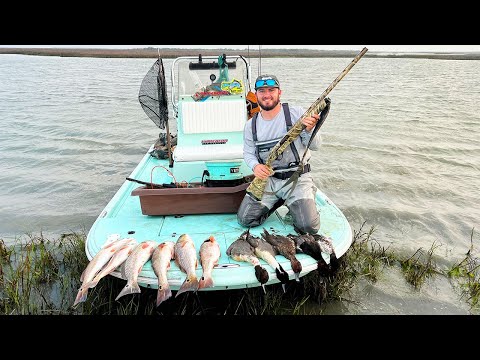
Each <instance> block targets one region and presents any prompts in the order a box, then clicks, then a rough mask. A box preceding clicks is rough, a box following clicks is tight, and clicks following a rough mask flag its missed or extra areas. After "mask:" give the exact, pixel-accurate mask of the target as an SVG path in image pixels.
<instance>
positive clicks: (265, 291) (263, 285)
mask: <svg viewBox="0 0 480 360" xmlns="http://www.w3.org/2000/svg"><path fill="white" fill-rule="evenodd" d="M262 289H263V293H264V294H265V295H267V290H265V284H262Z"/></svg>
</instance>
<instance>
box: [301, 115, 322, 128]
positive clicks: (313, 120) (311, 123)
mask: <svg viewBox="0 0 480 360" xmlns="http://www.w3.org/2000/svg"><path fill="white" fill-rule="evenodd" d="M319 119H320V115H313V116H308V117H306V118H304V119H303V120H302V124H303V125H305V126H306V128H305V131H307V132H310V131H312V130H313V128H314V127H315V125H316V124H317V122H318V120H319Z"/></svg>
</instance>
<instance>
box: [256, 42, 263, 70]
mask: <svg viewBox="0 0 480 360" xmlns="http://www.w3.org/2000/svg"><path fill="white" fill-rule="evenodd" d="M260 75H262V45H258V75H257V76H260Z"/></svg>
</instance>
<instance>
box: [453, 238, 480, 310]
mask: <svg viewBox="0 0 480 360" xmlns="http://www.w3.org/2000/svg"><path fill="white" fill-rule="evenodd" d="M473 234H474V229H472V232H471V235H470V249H469V250H468V251H467V254H466V256H465V258H464V259H463V260H462V261H460V262H459V263H458V264H455V265H454V266H453V267H452V268H451V269H449V270H448V272H447V275H448V276H449V277H450V278H453V279H457V280H458V282H459V284H460V287H461V289H462V297H464V298H465V299H466V301H467V302H468V303H469V304H470V306H471V308H472V309H479V308H480V270H479V268H480V261H479V259H478V258H477V257H475V256H473Z"/></svg>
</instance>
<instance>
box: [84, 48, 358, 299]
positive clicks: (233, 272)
mask: <svg viewBox="0 0 480 360" xmlns="http://www.w3.org/2000/svg"><path fill="white" fill-rule="evenodd" d="M250 78H251V69H250V65H249V61H248V60H247V59H246V58H244V57H243V56H241V55H229V56H226V55H225V54H223V55H220V56H218V57H215V56H204V57H202V56H201V55H199V56H198V57H196V56H192V57H179V58H176V59H174V60H173V62H172V65H171V85H170V87H171V95H170V104H167V96H166V92H167V86H166V83H165V74H164V68H163V61H162V59H161V58H159V59H158V60H157V61H156V62H155V64H154V65H153V66H152V68H151V69H150V70H149V72H148V73H147V75H146V76H145V79H144V80H143V82H142V85H141V89H140V92H139V101H140V103H141V105H142V107H143V109H144V110H145V112H146V113H147V115H148V116H149V117H150V119H152V120H153V121H154V122H155V124H156V125H157V126H158V127H159V128H160V129H161V130H165V131H162V132H161V133H160V136H159V139H157V141H156V142H155V143H154V144H152V146H151V147H150V149H149V150H148V151H147V153H146V154H145V155H144V156H143V158H142V159H141V161H140V162H139V163H138V165H137V166H136V168H135V169H134V170H133V171H132V172H131V174H130V175H129V176H128V177H126V179H125V182H124V183H123V184H122V185H121V186H120V188H119V189H118V191H117V192H116V193H115V195H114V196H113V197H112V199H111V200H110V201H109V202H108V204H107V205H106V206H105V208H104V209H103V211H102V212H101V213H100V215H99V216H98V218H97V219H96V220H95V222H94V224H93V225H92V227H91V229H90V230H89V232H88V235H87V239H86V243H85V252H86V255H87V257H88V259H89V260H91V259H92V258H93V257H94V256H95V255H96V254H97V253H98V252H99V250H100V249H101V247H102V246H103V245H104V244H105V242H106V241H107V238H109V236H111V235H112V234H118V235H119V236H120V237H121V238H125V237H133V238H135V239H136V240H137V241H138V242H142V241H147V240H153V241H155V242H158V243H159V244H160V243H162V242H164V241H173V242H176V240H177V239H178V238H179V236H180V235H182V234H188V235H190V237H191V238H192V239H193V241H194V243H195V247H196V250H197V255H198V250H199V249H200V245H201V244H202V242H204V241H205V240H206V239H208V238H209V237H210V236H214V237H215V239H216V240H217V242H218V243H219V245H220V250H221V256H220V259H219V262H218V264H217V265H216V266H215V267H214V270H213V274H212V275H213V281H214V286H213V287H211V288H206V289H201V290H200V291H212V290H229V289H242V288H254V287H258V286H261V285H262V284H260V282H259V280H258V279H257V278H256V276H255V272H254V267H253V265H252V264H250V263H247V262H238V261H235V260H233V259H232V258H231V257H229V256H228V255H227V253H226V251H227V249H228V247H229V246H230V244H232V243H233V242H234V241H235V240H236V239H237V238H239V236H240V235H241V234H242V233H244V232H245V231H246V230H247V229H246V228H245V227H243V226H241V225H239V224H238V222H237V217H236V212H237V210H238V207H239V205H240V203H241V201H242V199H243V196H244V195H245V193H246V189H247V187H248V185H249V184H250V182H251V181H252V180H253V178H254V175H253V174H252V171H251V170H250V169H249V168H248V167H247V166H246V164H245V162H244V160H243V128H244V125H245V123H246V121H248V119H249V117H251V115H252V113H253V112H254V111H255V106H254V105H255V104H252V103H251V102H250V101H249V100H248V98H249V96H250V98H251V95H252V91H251V86H250ZM168 108H171V109H173V111H174V114H175V115H174V117H168V114H167V113H168ZM175 129H176V130H175ZM175 132H176V134H175ZM315 200H316V204H317V208H318V211H319V212H320V214H321V227H320V230H319V232H318V233H319V234H321V235H324V236H328V237H329V238H330V239H331V240H332V243H333V248H334V251H335V255H336V257H337V258H340V257H341V256H342V255H344V254H345V253H346V251H347V250H348V249H349V247H350V245H351V243H352V230H351V227H350V225H349V223H348V221H347V219H346V217H345V216H344V214H343V213H342V211H341V210H340V209H339V208H338V207H337V206H336V205H335V204H334V203H333V201H331V200H330V199H329V198H328V196H327V195H326V194H324V193H323V192H322V191H321V190H320V189H319V190H317V193H316V197H315ZM263 229H267V231H268V232H270V233H274V234H280V235H288V234H296V233H295V230H294V228H293V225H292V220H291V217H290V216H289V214H288V208H286V207H285V206H281V207H279V208H278V209H276V210H275V212H273V213H272V215H271V216H270V217H269V218H268V220H267V221H266V222H265V223H264V224H262V225H261V226H259V227H255V228H251V229H250V234H252V235H255V236H261V233H262V232H263ZM323 255H325V256H323ZM322 256H323V257H324V260H325V261H326V262H327V263H329V261H330V258H329V256H328V255H327V254H322ZM297 259H298V260H299V261H300V262H301V264H302V271H301V273H300V274H299V277H303V276H305V275H307V274H308V273H310V272H312V271H314V270H316V269H317V266H318V261H317V260H315V259H314V258H312V257H311V256H309V255H306V254H304V253H299V254H297ZM276 260H277V261H278V262H279V263H280V265H281V266H282V267H283V268H284V270H285V271H286V272H287V273H288V275H289V279H290V280H294V279H295V274H294V273H293V271H292V267H291V265H290V261H289V260H287V259H286V258H285V257H283V256H282V255H277V256H276ZM260 263H261V264H262V266H263V267H264V268H265V269H267V271H268V272H269V280H268V282H267V283H265V284H264V285H267V286H268V285H271V284H275V283H279V280H278V279H277V277H276V275H275V270H274V269H273V268H271V267H270V266H269V265H268V264H267V263H266V262H264V261H263V260H260ZM198 264H199V265H198V267H197V270H196V273H197V276H199V277H200V276H201V275H202V268H201V266H200V261H199V262H198ZM111 275H112V276H115V277H118V278H122V275H121V272H120V271H119V270H118V269H117V270H115V271H114V272H113V273H111ZM167 276H168V282H169V285H170V288H171V289H172V290H178V289H179V288H180V286H181V285H182V283H183V282H184V280H185V277H186V274H185V273H183V272H182V271H181V270H180V269H179V267H178V266H177V264H176V263H175V261H173V260H172V261H171V266H170V268H169V270H168V272H167ZM138 282H139V285H140V286H142V287H145V288H153V289H157V288H158V283H157V282H158V280H157V276H156V275H155V273H154V271H153V268H152V264H151V261H150V260H149V261H147V262H146V263H145V265H144V266H143V268H142V270H141V272H140V273H139V276H138Z"/></svg>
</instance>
